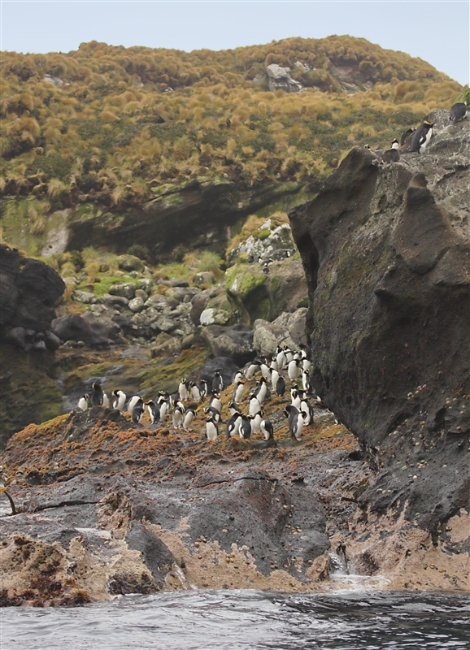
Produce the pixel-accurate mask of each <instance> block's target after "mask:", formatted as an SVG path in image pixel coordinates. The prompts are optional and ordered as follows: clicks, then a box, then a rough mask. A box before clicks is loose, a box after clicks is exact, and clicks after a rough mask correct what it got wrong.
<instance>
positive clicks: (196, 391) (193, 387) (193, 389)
mask: <svg viewBox="0 0 470 650" xmlns="http://www.w3.org/2000/svg"><path fill="white" fill-rule="evenodd" d="M189 390H190V393H191V397H192V399H193V400H194V401H195V402H200V401H201V389H200V388H199V386H198V385H197V384H195V383H194V381H192V382H191V383H190V384H189Z"/></svg>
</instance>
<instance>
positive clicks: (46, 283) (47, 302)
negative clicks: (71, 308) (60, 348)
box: [0, 245, 65, 332]
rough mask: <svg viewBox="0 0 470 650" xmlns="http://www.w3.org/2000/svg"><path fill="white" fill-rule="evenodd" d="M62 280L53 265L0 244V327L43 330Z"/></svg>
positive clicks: (60, 292) (62, 289)
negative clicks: (30, 257)
mask: <svg viewBox="0 0 470 650" xmlns="http://www.w3.org/2000/svg"><path fill="white" fill-rule="evenodd" d="M64 289H65V284H64V282H63V280H62V278H61V277H60V276H59V275H58V273H57V272H56V271H54V269H53V268H51V267H50V266H48V265H47V264H44V262H39V261H37V260H32V259H28V258H24V257H21V256H20V254H19V252H18V251H17V250H16V249H12V248H9V247H8V246H5V245H0V327H1V329H2V330H3V331H4V332H6V331H8V330H11V329H12V328H16V327H23V328H24V329H31V330H33V331H34V332H45V331H46V330H47V329H49V326H50V323H51V321H52V320H53V319H54V318H55V309H54V306H55V304H56V302H57V300H58V299H59V298H60V296H61V295H62V294H63V292H64Z"/></svg>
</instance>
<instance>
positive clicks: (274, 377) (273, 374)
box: [270, 368, 279, 391]
mask: <svg viewBox="0 0 470 650" xmlns="http://www.w3.org/2000/svg"><path fill="white" fill-rule="evenodd" d="M270 371H271V388H272V390H273V391H275V390H276V384H277V380H278V379H279V373H278V371H277V370H276V369H275V368H270Z"/></svg>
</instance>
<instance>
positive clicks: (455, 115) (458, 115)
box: [449, 102, 468, 122]
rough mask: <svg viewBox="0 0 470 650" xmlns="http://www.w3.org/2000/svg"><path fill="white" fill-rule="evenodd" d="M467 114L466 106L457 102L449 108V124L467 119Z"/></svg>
mask: <svg viewBox="0 0 470 650" xmlns="http://www.w3.org/2000/svg"><path fill="white" fill-rule="evenodd" d="M467 112H468V109H467V104H465V103H464V102H457V103H456V104H454V105H453V106H451V108H450V111H449V119H450V121H451V122H460V120H464V119H465V118H466V117H467Z"/></svg>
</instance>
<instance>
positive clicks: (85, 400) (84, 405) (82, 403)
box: [78, 393, 90, 411]
mask: <svg viewBox="0 0 470 650" xmlns="http://www.w3.org/2000/svg"><path fill="white" fill-rule="evenodd" d="M89 406H90V396H89V395H88V393H85V395H83V397H80V399H79V400H78V408H79V409H81V410H82V411H86V410H87V409H88V408H89Z"/></svg>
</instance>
